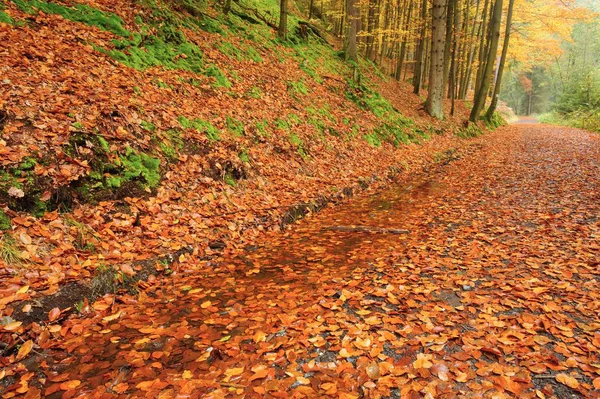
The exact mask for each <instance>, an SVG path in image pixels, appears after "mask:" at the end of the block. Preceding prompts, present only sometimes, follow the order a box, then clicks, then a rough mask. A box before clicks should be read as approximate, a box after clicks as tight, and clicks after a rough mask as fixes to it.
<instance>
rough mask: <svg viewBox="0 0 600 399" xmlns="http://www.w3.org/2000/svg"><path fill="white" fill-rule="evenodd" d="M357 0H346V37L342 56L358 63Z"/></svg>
mask: <svg viewBox="0 0 600 399" xmlns="http://www.w3.org/2000/svg"><path fill="white" fill-rule="evenodd" d="M356 1H357V0H346V25H347V28H346V39H345V40H344V57H345V58H346V61H352V62H355V63H358V52H357V49H356V34H357V33H358V10H357V7H356Z"/></svg>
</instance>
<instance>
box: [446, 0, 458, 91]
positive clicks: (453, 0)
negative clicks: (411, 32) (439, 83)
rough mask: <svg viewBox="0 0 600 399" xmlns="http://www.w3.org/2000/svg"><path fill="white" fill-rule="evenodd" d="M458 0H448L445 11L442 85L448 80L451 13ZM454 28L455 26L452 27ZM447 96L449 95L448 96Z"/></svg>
mask: <svg viewBox="0 0 600 399" xmlns="http://www.w3.org/2000/svg"><path fill="white" fill-rule="evenodd" d="M457 1H458V0H449V2H448V11H447V12H446V41H445V43H444V87H445V86H446V82H447V81H448V80H447V79H448V74H449V73H450V59H451V56H450V53H451V51H452V31H453V27H452V24H453V19H452V17H453V15H454V9H455V8H456V3H457ZM454 29H456V27H454ZM448 97H449V96H448Z"/></svg>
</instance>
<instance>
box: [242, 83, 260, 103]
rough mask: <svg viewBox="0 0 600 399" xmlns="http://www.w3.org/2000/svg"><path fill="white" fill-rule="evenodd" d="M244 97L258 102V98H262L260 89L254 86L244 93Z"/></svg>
mask: <svg viewBox="0 0 600 399" xmlns="http://www.w3.org/2000/svg"><path fill="white" fill-rule="evenodd" d="M245 96H246V97H249V98H254V99H256V100H258V99H259V98H261V97H262V91H261V90H260V88H258V87H256V86H252V87H251V88H249V89H248V91H246V93H245Z"/></svg>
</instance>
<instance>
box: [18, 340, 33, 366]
mask: <svg viewBox="0 0 600 399" xmlns="http://www.w3.org/2000/svg"><path fill="white" fill-rule="evenodd" d="M32 348H33V341H32V340H29V341H27V342H25V343H24V344H23V345H21V347H20V348H19V352H18V353H17V357H16V360H17V361H19V360H21V359H23V358H24V357H25V356H27V355H28V354H29V352H31V349H32Z"/></svg>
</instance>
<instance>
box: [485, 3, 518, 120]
mask: <svg viewBox="0 0 600 399" xmlns="http://www.w3.org/2000/svg"><path fill="white" fill-rule="evenodd" d="M514 6H515V0H509V3H508V14H507V16H506V32H505V33H504V44H503V47H502V56H501V58H500V65H499V66H498V77H497V78H496V85H495V86H494V94H492V103H491V104H490V107H489V108H488V110H487V113H486V114H485V117H486V118H487V119H488V120H490V119H492V117H493V116H494V112H496V108H497V107H498V97H499V96H500V89H501V88H502V75H503V74H504V66H505V65H506V56H507V54H508V46H509V44H510V30H511V28H512V16H513V9H514Z"/></svg>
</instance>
